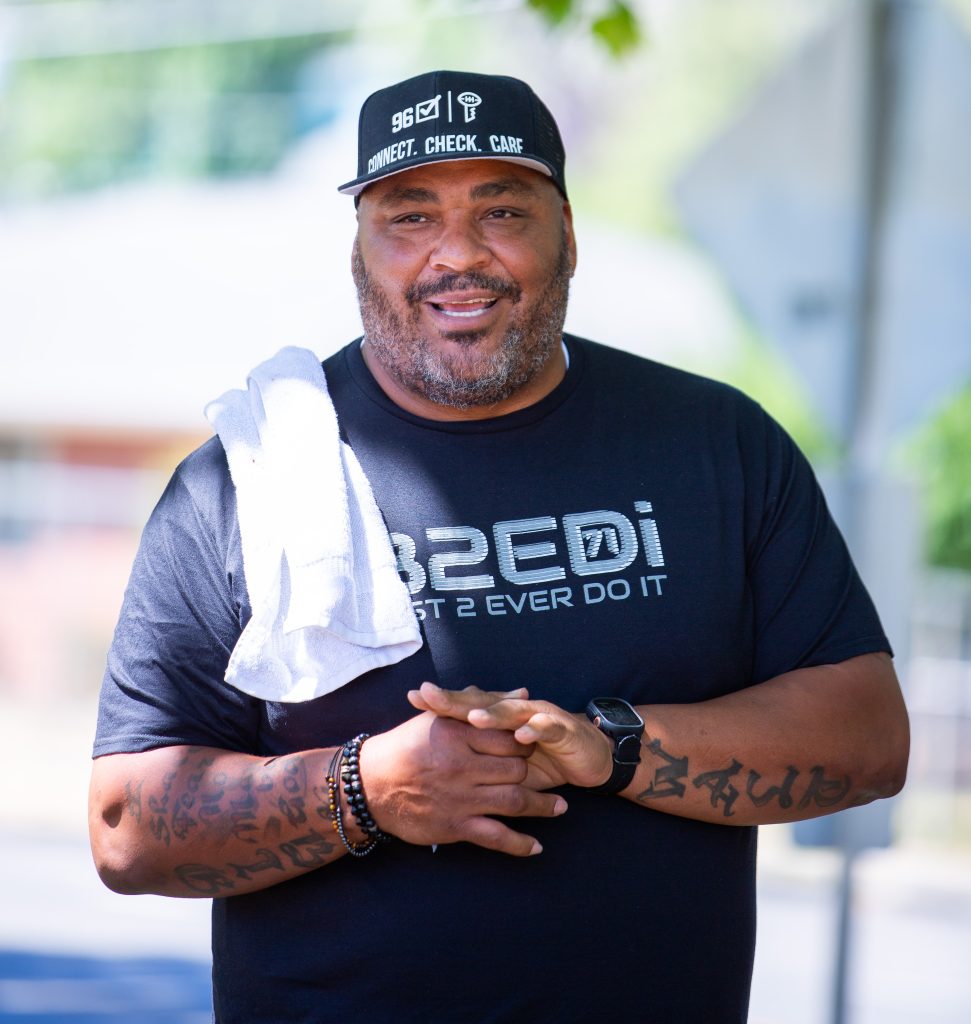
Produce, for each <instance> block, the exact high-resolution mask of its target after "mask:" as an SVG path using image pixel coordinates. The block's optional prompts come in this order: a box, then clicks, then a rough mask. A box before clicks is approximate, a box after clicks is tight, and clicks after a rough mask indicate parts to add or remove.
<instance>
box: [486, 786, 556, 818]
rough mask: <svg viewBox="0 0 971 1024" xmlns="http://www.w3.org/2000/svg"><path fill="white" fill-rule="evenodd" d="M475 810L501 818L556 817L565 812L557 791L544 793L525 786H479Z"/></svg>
mask: <svg viewBox="0 0 971 1024" xmlns="http://www.w3.org/2000/svg"><path fill="white" fill-rule="evenodd" d="M475 804H476V810H477V811H478V812H479V813H481V814H490V815H491V814H498V815H500V816H501V817H503V818H558V817H559V816H560V815H561V814H565V813H566V809H567V803H566V800H564V798H563V797H562V796H560V794H559V793H544V792H541V791H539V790H534V789H528V788H527V787H526V786H479V787H478V789H477V792H476V799H475Z"/></svg>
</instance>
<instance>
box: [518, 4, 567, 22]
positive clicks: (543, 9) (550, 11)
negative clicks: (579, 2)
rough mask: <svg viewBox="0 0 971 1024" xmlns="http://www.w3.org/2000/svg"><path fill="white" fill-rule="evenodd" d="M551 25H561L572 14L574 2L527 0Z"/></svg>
mask: <svg viewBox="0 0 971 1024" xmlns="http://www.w3.org/2000/svg"><path fill="white" fill-rule="evenodd" d="M527 3H528V5H529V6H530V7H532V8H533V10H534V11H538V12H539V13H540V14H542V15H543V17H544V18H546V20H547V21H548V22H549V23H550V24H551V25H562V24H563V22H564V21H566V19H567V18H568V17H569V16H570V14H571V13H572V12H573V7H574V0H527Z"/></svg>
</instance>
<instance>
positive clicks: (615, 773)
mask: <svg viewBox="0 0 971 1024" xmlns="http://www.w3.org/2000/svg"><path fill="white" fill-rule="evenodd" d="M618 706H619V707H620V708H621V710H622V712H623V719H624V720H623V721H616V720H613V719H612V718H611V717H610V714H609V710H610V708H611V707H618ZM586 713H587V717H588V718H589V719H590V720H591V721H592V722H593V723H594V725H596V726H597V728H598V729H599V730H600V731H601V732H602V733H603V734H604V735H605V736H606V737H607V738H608V739H609V740H611V741H612V742H613V744H614V756H613V769H612V771H611V773H610V778H608V779H607V781H606V782H603V783H601V784H600V785H599V786H590V787H588V790H589V792H591V793H605V794H611V793H619V792H620V791H621V790H622V789H626V788H627V787H628V786H629V785H630V783H631V780H632V779H633V778H634V773H635V772H636V771H637V766H638V765H639V764H640V763H641V736H643V734H644V720H643V719H642V718H641V716H640V715H639V714H638V713H637V712H636V711H635V710H634V708H633V707H631V705H630V704H628V703H627V701H625V700H622V699H621V698H619V697H610V698H597V699H595V700H592V701H590V703H589V704H588V705H587V708H586Z"/></svg>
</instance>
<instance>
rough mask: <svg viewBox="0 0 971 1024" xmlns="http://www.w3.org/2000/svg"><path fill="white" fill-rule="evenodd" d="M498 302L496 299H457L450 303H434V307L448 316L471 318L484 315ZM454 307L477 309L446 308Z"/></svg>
mask: <svg viewBox="0 0 971 1024" xmlns="http://www.w3.org/2000/svg"><path fill="white" fill-rule="evenodd" d="M496 302H497V300H496V299H455V300H454V301H452V302H448V303H439V302H433V303H432V305H433V306H434V307H435V308H436V309H437V310H438V311H439V312H440V313H444V314H445V315H446V316H459V317H471V316H479V314H480V313H484V312H485V311H486V310H487V309H492V307H493V306H494V305H495V304H496ZM452 306H474V307H475V308H474V309H467V310H465V309H451V308H446V307H452Z"/></svg>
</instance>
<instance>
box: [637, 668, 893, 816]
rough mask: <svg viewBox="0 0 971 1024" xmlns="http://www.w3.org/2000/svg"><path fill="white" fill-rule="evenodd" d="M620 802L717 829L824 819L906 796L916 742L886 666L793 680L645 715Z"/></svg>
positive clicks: (817, 672) (813, 672)
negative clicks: (636, 762) (638, 752)
mask: <svg viewBox="0 0 971 1024" xmlns="http://www.w3.org/2000/svg"><path fill="white" fill-rule="evenodd" d="M639 710H640V712H641V714H642V717H643V718H644V720H645V723H646V731H645V735H644V740H643V745H642V761H641V765H640V766H639V768H638V770H637V773H636V775H635V777H634V780H633V782H632V783H631V785H630V786H628V787H627V788H626V789H625V790H624V791H623V794H622V795H623V796H625V797H626V798H627V799H629V800H632V801H634V802H636V803H639V804H642V805H644V806H645V807H650V808H652V809H654V810H657V811H662V812H666V813H670V814H677V815H681V816H684V817H690V818H695V819H699V820H703V821H711V822H718V823H720V824H737V825H751V824H769V823H772V822H785V821H797V820H801V819H804V818H812V817H817V816H819V815H822V814H828V813H830V812H833V811H837V810H842V809H843V808H846V807H853V806H857V805H859V804H865V803H869V802H870V801H872V800H875V799H879V798H881V797H886V796H892V795H893V794H894V793H896V792H897V791H899V789H900V787H901V786H902V785H903V780H904V776H905V773H906V763H907V752H908V748H909V734H908V728H907V716H906V711H905V709H904V706H903V701H902V699H901V698H900V694H899V689H898V688H897V686H896V680H895V677H894V676H893V668H892V665H891V662H890V659H889V658H888V657H886V656H884V655H867V656H864V658H854V659H851V660H849V661H847V662H843V663H840V664H835V665H826V666H820V667H818V668H812V669H803V670H799V671H795V672H789V673H786V674H785V675H782V676H779V677H777V678H776V679H773V680H770V681H769V682H767V683H762V684H760V685H757V686H752V687H750V688H748V689H746V690H742V691H740V692H738V693H733V694H729V695H727V696H725V697H721V698H718V699H716V700H711V701H707V702H705V703H702V704H690V705H647V706H644V707H642V708H640V709H639Z"/></svg>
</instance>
